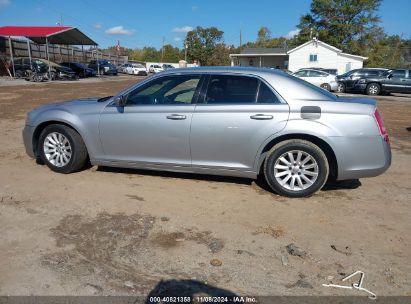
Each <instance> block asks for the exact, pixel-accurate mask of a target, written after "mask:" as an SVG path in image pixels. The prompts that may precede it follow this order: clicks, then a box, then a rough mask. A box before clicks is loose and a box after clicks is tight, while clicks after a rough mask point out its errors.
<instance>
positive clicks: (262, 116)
mask: <svg viewBox="0 0 411 304" xmlns="http://www.w3.org/2000/svg"><path fill="white" fill-rule="evenodd" d="M250 118H251V119H256V120H269V119H273V118H274V117H273V115H265V114H255V115H252V116H250Z"/></svg>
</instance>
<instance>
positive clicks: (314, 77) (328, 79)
mask: <svg viewBox="0 0 411 304" xmlns="http://www.w3.org/2000/svg"><path fill="white" fill-rule="evenodd" d="M293 76H296V77H298V78H301V79H303V80H305V81H308V82H309V83H312V84H313V85H316V86H318V87H320V88H323V89H324V90H327V91H336V90H337V78H336V76H335V75H331V74H329V73H326V72H324V71H320V70H314V69H300V70H298V71H297V72H295V73H294V74H293Z"/></svg>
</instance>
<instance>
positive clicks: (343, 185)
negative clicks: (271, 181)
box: [255, 174, 361, 193]
mask: <svg viewBox="0 0 411 304" xmlns="http://www.w3.org/2000/svg"><path fill="white" fill-rule="evenodd" d="M255 184H256V185H257V186H258V187H260V188H261V189H263V190H265V191H267V192H271V193H272V192H273V191H272V190H271V188H270V186H269V185H268V183H267V181H266V180H265V178H264V176H263V175H261V174H260V175H259V176H258V178H257V179H256V181H255ZM360 186H361V182H360V180H358V179H354V180H345V181H332V180H328V181H327V182H326V183H325V185H324V186H323V188H322V189H321V191H330V190H350V189H357V188H358V187H360Z"/></svg>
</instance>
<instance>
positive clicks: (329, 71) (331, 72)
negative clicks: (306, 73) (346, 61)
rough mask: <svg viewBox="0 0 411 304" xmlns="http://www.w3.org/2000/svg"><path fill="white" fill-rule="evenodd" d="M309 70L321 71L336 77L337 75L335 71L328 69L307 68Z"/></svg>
mask: <svg viewBox="0 0 411 304" xmlns="http://www.w3.org/2000/svg"><path fill="white" fill-rule="evenodd" d="M309 69H312V70H318V71H323V72H326V73H328V74H331V75H337V74H338V70H337V69H328V68H327V69H326V68H309Z"/></svg>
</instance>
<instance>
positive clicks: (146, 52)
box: [141, 46, 161, 62]
mask: <svg viewBox="0 0 411 304" xmlns="http://www.w3.org/2000/svg"><path fill="white" fill-rule="evenodd" d="M160 57H161V54H160V52H159V51H157V49H156V48H155V47H151V46H150V47H146V46H145V47H144V48H143V56H142V58H141V60H142V61H148V62H150V61H151V62H158V61H160Z"/></svg>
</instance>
